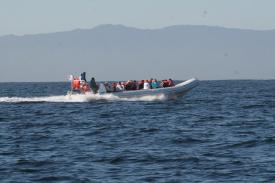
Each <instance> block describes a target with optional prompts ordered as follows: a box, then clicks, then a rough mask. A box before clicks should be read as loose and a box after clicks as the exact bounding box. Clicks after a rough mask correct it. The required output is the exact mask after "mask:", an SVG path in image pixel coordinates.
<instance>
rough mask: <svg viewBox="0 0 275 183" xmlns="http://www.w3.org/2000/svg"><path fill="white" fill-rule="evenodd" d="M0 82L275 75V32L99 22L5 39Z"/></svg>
mask: <svg viewBox="0 0 275 183" xmlns="http://www.w3.org/2000/svg"><path fill="white" fill-rule="evenodd" d="M0 63H1V67H0V82H9V81H12V82H16V81H18V82H21V81H65V80H67V77H68V75H69V74H75V75H79V74H80V73H81V72H83V71H86V72H87V76H88V78H90V77H92V76H94V77H96V79H97V80H102V81H103V80H128V79H137V80H138V79H147V78H148V79H149V78H158V79H163V78H173V79H178V80H185V79H188V78H191V77H197V78H199V79H202V80H223V79H275V72H274V68H275V31H274V30H269V31H256V30H242V29H229V28H222V27H210V26H191V25H176V26H170V27H165V28H160V29H137V28H132V27H126V26H123V25H100V26H97V27H95V28H93V29H76V30H72V31H65V32H56V33H48V34H36V35H23V36H15V35H7V36H1V37H0Z"/></svg>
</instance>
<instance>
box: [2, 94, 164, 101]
mask: <svg viewBox="0 0 275 183" xmlns="http://www.w3.org/2000/svg"><path fill="white" fill-rule="evenodd" d="M165 99H166V97H165V96H164V95H158V96H142V97H132V98H122V97H118V96H114V95H112V94H104V95H98V94H85V95H83V94H73V95H59V96H43V97H0V103H28V102H31V103H33V102H93V101H98V100H106V101H162V100H165Z"/></svg>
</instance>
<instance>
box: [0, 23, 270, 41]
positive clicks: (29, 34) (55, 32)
mask: <svg viewBox="0 0 275 183" xmlns="http://www.w3.org/2000/svg"><path fill="white" fill-rule="evenodd" d="M104 26H114V27H116V26H120V27H124V28H129V29H136V30H140V31H154V30H161V29H167V28H171V27H181V26H187V27H209V28H220V29H228V30H230V29H231V30H239V31H256V32H271V31H275V29H249V28H238V27H226V26H219V25H203V24H201V25H199V24H174V25H167V26H162V27H157V28H144V27H143V28H141V27H135V26H128V25H124V24H98V25H96V26H93V27H90V28H74V29H70V30H61V31H53V32H40V33H26V34H4V35H0V38H2V37H9V36H14V37H23V36H36V35H46V34H57V33H64V32H73V31H85V30H93V29H96V28H99V27H104Z"/></svg>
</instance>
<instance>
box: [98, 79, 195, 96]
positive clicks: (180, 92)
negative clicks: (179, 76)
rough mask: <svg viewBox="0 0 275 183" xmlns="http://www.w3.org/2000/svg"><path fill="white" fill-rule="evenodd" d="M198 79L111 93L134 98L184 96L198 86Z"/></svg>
mask: <svg viewBox="0 0 275 183" xmlns="http://www.w3.org/2000/svg"><path fill="white" fill-rule="evenodd" d="M198 83H199V81H198V80H197V79H195V78H192V79H189V80H187V81H185V82H182V83H179V84H177V85H175V86H173V87H167V88H157V89H148V90H133V91H121V92H113V93H111V94H112V95H114V96H118V97H120V98H134V97H143V96H161V95H164V96H165V97H166V98H178V97H182V96H184V95H185V94H186V93H188V92H189V91H190V90H191V89H193V88H194V87H196V86H198ZM101 95H104V94H101Z"/></svg>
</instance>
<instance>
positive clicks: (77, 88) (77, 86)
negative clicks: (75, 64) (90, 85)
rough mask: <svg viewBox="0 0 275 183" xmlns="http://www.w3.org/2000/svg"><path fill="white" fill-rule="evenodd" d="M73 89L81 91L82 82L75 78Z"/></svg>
mask: <svg viewBox="0 0 275 183" xmlns="http://www.w3.org/2000/svg"><path fill="white" fill-rule="evenodd" d="M72 89H73V90H79V89H80V80H79V78H77V77H74V79H73V80H72Z"/></svg>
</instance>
